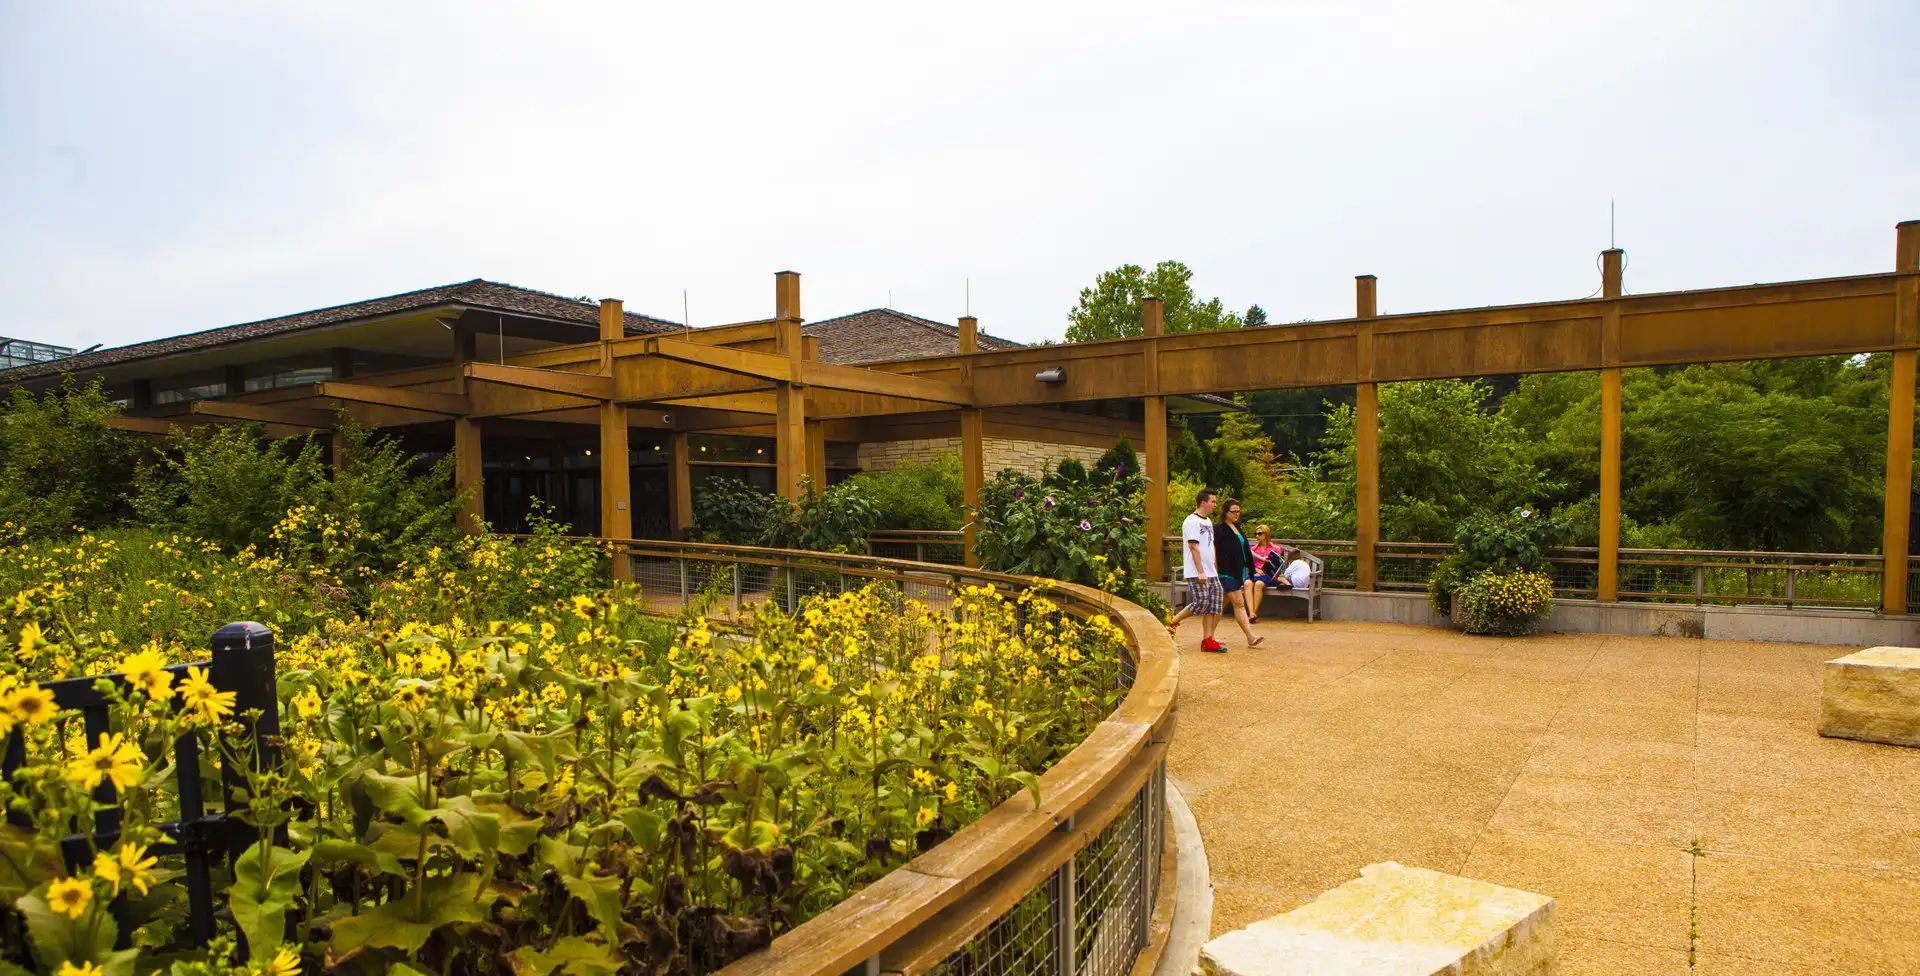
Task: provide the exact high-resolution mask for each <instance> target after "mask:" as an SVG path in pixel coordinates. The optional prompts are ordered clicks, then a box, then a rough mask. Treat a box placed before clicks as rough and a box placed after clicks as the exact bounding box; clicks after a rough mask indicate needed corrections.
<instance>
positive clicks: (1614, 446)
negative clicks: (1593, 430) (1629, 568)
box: [1595, 247, 1626, 603]
mask: <svg viewBox="0 0 1920 976" xmlns="http://www.w3.org/2000/svg"><path fill="white" fill-rule="evenodd" d="M1625 255H1626V252H1624V251H1622V250H1620V249H1619V248H1617V247H1616V248H1608V249H1607V250H1605V251H1602V252H1600V294H1601V296H1602V297H1605V298H1619V297H1620V294H1621V271H1622V261H1621V258H1623V257H1624V256H1625ZM1600 361H1601V362H1602V363H1604V364H1606V365H1604V366H1602V367H1601V369H1600V532H1599V535H1600V575H1599V579H1598V580H1596V581H1595V588H1596V591H1597V592H1596V593H1595V596H1596V597H1597V598H1598V599H1599V600H1600V602H1601V603H1612V602H1614V601H1616V600H1618V599H1619V598H1620V366H1619V365H1618V364H1619V362H1620V306H1619V304H1618V303H1617V302H1616V303H1609V304H1608V305H1607V307H1606V310H1605V311H1603V312H1601V317H1600Z"/></svg>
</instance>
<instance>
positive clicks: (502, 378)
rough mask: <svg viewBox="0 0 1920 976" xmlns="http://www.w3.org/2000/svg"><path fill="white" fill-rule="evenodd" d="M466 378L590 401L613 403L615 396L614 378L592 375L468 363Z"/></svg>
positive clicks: (557, 370)
mask: <svg viewBox="0 0 1920 976" xmlns="http://www.w3.org/2000/svg"><path fill="white" fill-rule="evenodd" d="M465 375H466V377H467V379H469V380H479V381H480V382H483V383H497V384H500V385H501V386H511V387H517V388H519V389H523V390H540V391H542V392H545V393H564V394H566V395H568V396H576V397H582V398H584V399H588V400H611V399H613V394H614V383H613V377H611V376H601V375H596V374H593V373H571V372H567V371H566V370H559V369H529V368H527V367H525V366H500V365H497V364H494V363H468V364H467V365H466V369H465Z"/></svg>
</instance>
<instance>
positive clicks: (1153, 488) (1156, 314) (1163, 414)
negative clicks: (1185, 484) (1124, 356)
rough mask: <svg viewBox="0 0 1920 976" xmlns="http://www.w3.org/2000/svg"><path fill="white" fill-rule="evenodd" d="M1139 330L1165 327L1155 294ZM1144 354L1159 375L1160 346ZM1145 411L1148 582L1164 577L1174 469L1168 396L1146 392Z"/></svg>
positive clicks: (1143, 306)
mask: <svg viewBox="0 0 1920 976" xmlns="http://www.w3.org/2000/svg"><path fill="white" fill-rule="evenodd" d="M1140 331H1141V334H1143V335H1146V336H1152V337H1158V336H1160V335H1161V334H1162V333H1164V332H1165V331H1166V309H1165V308H1164V306H1163V305H1162V304H1161V301H1160V299H1158V298H1147V299H1144V300H1142V301H1141V303H1140ZM1145 349H1146V351H1145V352H1144V353H1143V358H1144V359H1145V360H1146V368H1145V370H1144V371H1145V374H1146V375H1147V376H1150V377H1152V376H1158V375H1159V370H1158V369H1157V368H1156V367H1155V365H1154V361H1155V360H1156V359H1157V357H1158V354H1159V347H1158V346H1155V345H1152V344H1148V345H1147V346H1146V347H1145ZM1142 405H1143V408H1144V410H1145V412H1146V424H1147V438H1146V440H1147V442H1146V444H1144V445H1142V446H1144V447H1145V448H1146V452H1147V454H1146V475H1147V565H1146V567H1145V573H1146V580H1145V582H1146V583H1147V584H1148V585H1149V586H1152V585H1157V584H1159V583H1160V582H1161V581H1162V580H1165V579H1166V578H1167V547H1166V546H1164V545H1162V544H1161V542H1160V539H1161V537H1162V536H1164V535H1166V533H1167V483H1168V482H1169V481H1171V480H1173V473H1172V472H1171V471H1169V470H1168V469H1167V398H1166V397H1162V396H1148V397H1145V398H1144V399H1143V400H1142Z"/></svg>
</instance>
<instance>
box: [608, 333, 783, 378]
mask: <svg viewBox="0 0 1920 976" xmlns="http://www.w3.org/2000/svg"><path fill="white" fill-rule="evenodd" d="M644 349H645V351H646V352H647V353H648V354H649V355H654V356H659V357H660V358H662V359H671V360H673V361H675V362H681V363H692V364H694V365H696V366H705V367H707V368H708V369H717V370H719V371H721V372H723V373H733V374H735V375H737V376H751V377H754V378H756V379H763V380H774V381H776V382H781V383H785V382H789V381H791V380H792V379H793V360H791V359H788V358H787V357H785V356H775V355H772V354H770V353H764V352H749V351H748V350H745V349H735V348H732V347H730V346H707V345H701V344H700V343H697V342H688V341H686V340H684V339H655V338H649V339H647V340H646V343H645V346H644Z"/></svg>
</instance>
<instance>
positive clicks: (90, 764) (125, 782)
mask: <svg viewBox="0 0 1920 976" xmlns="http://www.w3.org/2000/svg"><path fill="white" fill-rule="evenodd" d="M146 760H147V757H146V756H145V755H144V754H143V753H141V751H140V747H139V746H136V745H134V744H133V743H131V742H128V741H126V739H125V738H124V737H122V736H121V735H120V734H119V733H116V732H102V733H100V744H99V745H98V746H96V747H95V748H94V750H93V751H92V752H89V753H87V754H86V755H84V756H81V757H80V758H78V759H75V760H74V761H73V762H71V763H69V764H68V765H67V778H68V779H70V780H73V781H74V782H76V783H79V784H80V785H81V786H84V787H86V788H87V789H93V788H94V787H96V786H99V785H100V781H101V780H107V781H109V782H111V783H112V784H113V788H114V789H116V790H124V789H126V788H127V787H129V786H132V785H133V784H135V783H138V782H140V768H141V765H142V764H143V763H145V762H146Z"/></svg>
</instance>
